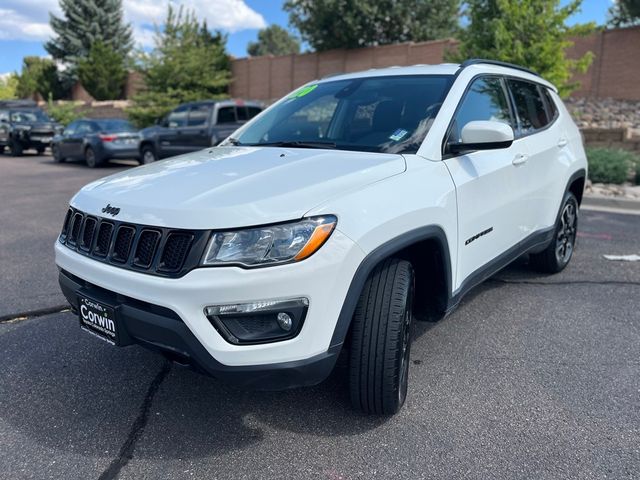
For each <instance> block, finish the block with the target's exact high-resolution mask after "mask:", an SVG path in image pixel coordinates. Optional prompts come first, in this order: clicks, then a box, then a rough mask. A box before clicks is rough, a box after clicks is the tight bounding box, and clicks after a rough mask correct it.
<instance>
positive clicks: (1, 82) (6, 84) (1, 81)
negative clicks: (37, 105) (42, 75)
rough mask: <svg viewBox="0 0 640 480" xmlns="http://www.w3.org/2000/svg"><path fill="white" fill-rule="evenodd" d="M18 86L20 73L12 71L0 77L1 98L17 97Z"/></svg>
mask: <svg viewBox="0 0 640 480" xmlns="http://www.w3.org/2000/svg"><path fill="white" fill-rule="evenodd" d="M17 87H18V75H16V74H15V73H10V74H9V75H7V76H5V77H4V78H3V77H0V100H11V99H13V98H17V95H16V88H17Z"/></svg>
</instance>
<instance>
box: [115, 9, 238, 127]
mask: <svg viewBox="0 0 640 480" xmlns="http://www.w3.org/2000/svg"><path fill="white" fill-rule="evenodd" d="M226 41H227V38H226V36H225V35H222V34H221V33H220V32H215V33H211V32H210V31H209V29H208V28H207V24H206V22H203V23H200V22H199V21H198V20H197V19H196V16H195V13H193V12H191V11H186V12H185V11H184V10H183V9H182V8H180V9H178V11H176V10H174V9H173V8H172V7H171V5H169V11H168V14H167V19H166V21H165V23H164V25H163V28H162V29H160V28H156V38H155V47H154V49H153V51H152V52H150V53H149V54H145V53H143V54H141V57H140V59H139V64H138V68H139V70H140V72H141V73H142V76H143V79H144V84H145V89H144V91H143V92H141V93H140V94H138V95H136V97H135V98H134V104H133V106H132V107H131V108H130V109H129V110H128V115H129V118H130V119H131V120H132V121H133V122H134V123H135V124H137V125H138V126H145V125H149V124H151V123H153V122H154V121H156V120H157V119H159V118H160V117H162V116H164V115H165V114H166V113H167V112H169V110H171V109H173V108H175V107H176V106H177V105H178V104H180V103H183V102H187V101H194V100H202V99H215V98H221V97H223V96H227V91H228V85H229V82H230V79H231V61H230V59H229V56H228V55H227V53H226V51H225V45H226Z"/></svg>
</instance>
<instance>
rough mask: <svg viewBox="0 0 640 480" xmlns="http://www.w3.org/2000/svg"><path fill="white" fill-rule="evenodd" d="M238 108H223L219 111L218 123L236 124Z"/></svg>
mask: <svg viewBox="0 0 640 480" xmlns="http://www.w3.org/2000/svg"><path fill="white" fill-rule="evenodd" d="M235 122H236V107H222V108H219V109H218V122H217V123H235Z"/></svg>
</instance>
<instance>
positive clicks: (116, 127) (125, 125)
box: [96, 119, 136, 133]
mask: <svg viewBox="0 0 640 480" xmlns="http://www.w3.org/2000/svg"><path fill="white" fill-rule="evenodd" d="M96 123H97V124H98V128H99V129H100V131H101V132H105V133H117V132H135V131H136V129H135V128H133V125H131V124H130V123H129V122H127V121H126V120H120V119H114V120H98V121H96Z"/></svg>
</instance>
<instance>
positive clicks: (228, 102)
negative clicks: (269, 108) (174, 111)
mask: <svg viewBox="0 0 640 480" xmlns="http://www.w3.org/2000/svg"><path fill="white" fill-rule="evenodd" d="M194 105H221V106H236V105H237V106H239V107H260V108H262V107H263V104H262V103H261V102H257V101H254V100H243V99H242V98H228V99H224V100H198V101H197V102H185V103H181V104H180V106H181V107H182V106H194Z"/></svg>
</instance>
